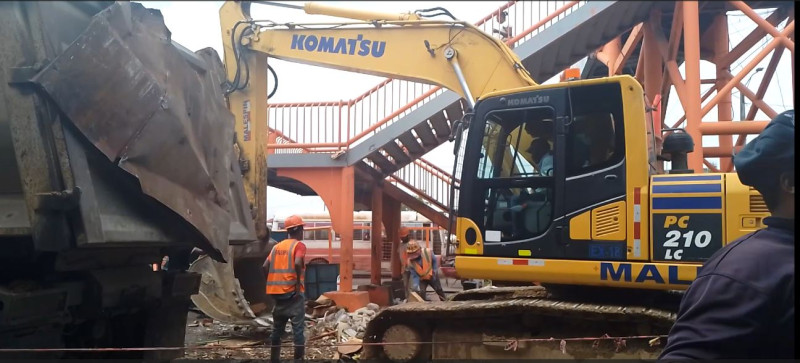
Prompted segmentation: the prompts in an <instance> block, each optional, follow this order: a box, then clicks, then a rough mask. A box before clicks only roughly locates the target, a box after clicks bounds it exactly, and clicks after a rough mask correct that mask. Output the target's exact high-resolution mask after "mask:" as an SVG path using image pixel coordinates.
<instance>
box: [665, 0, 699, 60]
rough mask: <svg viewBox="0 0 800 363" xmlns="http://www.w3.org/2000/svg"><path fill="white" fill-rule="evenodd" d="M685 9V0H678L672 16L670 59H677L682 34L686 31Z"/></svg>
mask: <svg viewBox="0 0 800 363" xmlns="http://www.w3.org/2000/svg"><path fill="white" fill-rule="evenodd" d="M684 10H685V5H684V4H683V2H682V1H676V2H675V11H674V12H673V16H672V28H671V29H670V31H669V53H667V54H669V56H668V59H671V60H674V59H677V57H678V49H680V47H681V43H680V40H681V34H682V33H683V32H685V31H686V30H685V26H684V23H685V22H686V17H685V16H684V15H683V12H684ZM698 21H699V20H698ZM698 37H699V35H698Z"/></svg>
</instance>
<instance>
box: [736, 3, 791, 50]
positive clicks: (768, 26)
mask: <svg viewBox="0 0 800 363" xmlns="http://www.w3.org/2000/svg"><path fill="white" fill-rule="evenodd" d="M728 2H729V3H731V5H733V6H734V7H735V8H736V9H739V11H741V12H742V13H744V15H747V17H748V18H750V19H751V20H753V21H754V22H755V23H756V24H758V26H759V27H760V28H761V29H764V30H765V31H766V32H767V33H769V35H772V36H773V37H774V38H775V39H778V40H779V41H780V42H781V43H783V45H784V46H785V47H786V48H787V49H789V51H791V52H794V42H793V41H792V40H791V39H789V38H788V37H787V36H786V34H783V33H781V32H779V31H778V29H775V27H774V26H772V24H770V23H768V22H767V21H766V20H764V19H763V18H761V17H760V16H758V14H756V12H755V11H753V9H751V8H750V7H749V6H747V4H745V3H744V2H743V1H728Z"/></svg>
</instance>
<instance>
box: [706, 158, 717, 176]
mask: <svg viewBox="0 0 800 363" xmlns="http://www.w3.org/2000/svg"><path fill="white" fill-rule="evenodd" d="M703 164H704V165H705V166H706V167H707V168H708V170H710V171H711V172H712V173H719V172H720V171H719V169H717V167H716V166H714V165H713V164H711V162H710V161H708V160H706V159H703Z"/></svg>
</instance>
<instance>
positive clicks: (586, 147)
mask: <svg viewBox="0 0 800 363" xmlns="http://www.w3.org/2000/svg"><path fill="white" fill-rule="evenodd" d="M619 87H620V86H619V84H616V83H611V84H601V85H592V86H583V87H578V88H572V89H570V104H571V108H572V118H571V119H570V120H569V123H568V127H567V128H566V129H567V134H566V150H567V152H566V154H565V156H566V171H567V176H568V177H569V176H574V175H581V174H586V173H589V172H592V171H595V170H599V169H603V168H607V167H609V166H611V165H614V164H616V163H618V162H620V161H621V160H622V158H623V156H624V154H625V150H624V142H623V141H624V135H623V118H622V95H621V93H620V90H619Z"/></svg>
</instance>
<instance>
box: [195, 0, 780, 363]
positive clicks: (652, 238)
mask: <svg viewBox="0 0 800 363" xmlns="http://www.w3.org/2000/svg"><path fill="white" fill-rule="evenodd" d="M256 3H257V2H226V3H225V4H224V5H223V6H222V8H221V9H220V22H221V29H222V38H223V44H224V53H225V54H224V63H225V68H226V72H227V76H228V78H227V82H226V85H225V87H226V91H225V92H226V94H227V101H228V105H229V109H230V110H231V112H232V113H233V114H234V116H235V129H236V142H237V147H238V150H239V158H240V162H241V165H242V170H244V174H243V175H244V189H245V192H246V195H247V199H248V200H249V201H250V203H251V207H252V209H253V211H254V213H253V216H254V220H255V228H256V231H257V234H258V235H259V237H260V238H262V239H263V238H266V237H267V236H268V230H267V228H266V225H265V220H266V218H265V211H266V208H265V203H266V197H265V193H266V185H267V183H266V179H267V178H266V168H267V162H266V156H265V151H264V145H265V143H266V140H265V136H266V129H265V127H266V124H267V123H266V118H267V116H266V115H267V99H268V85H267V79H268V77H267V72H268V70H269V66H268V64H267V63H268V58H270V57H272V58H278V59H283V60H287V61H294V62H299V63H305V64H310V65H316V66H322V67H328V68H335V69H341V70H347V71H353V72H358V73H364V74H371V75H376V76H384V77H391V78H396V79H403V80H409V81H415V82H422V83H427V84H434V85H439V86H443V87H445V88H447V89H449V90H452V91H453V92H456V93H458V94H459V95H460V96H461V97H463V99H464V100H465V101H466V103H467V105H468V107H469V112H468V113H467V116H465V117H464V118H463V119H462V120H460V121H459V122H457V123H456V125H455V131H454V133H453V135H454V138H455V143H456V150H458V156H457V162H456V164H460V165H461V167H460V168H459V169H458V170H457V173H455V174H454V175H457V176H458V177H459V178H460V187H459V189H458V190H453V193H452V194H453V195H454V196H460V197H453V201H452V202H451V219H452V220H453V221H454V223H453V225H452V226H451V231H452V232H453V234H454V239H453V242H452V243H451V244H450V245H449V246H448V256H447V257H448V258H449V261H451V263H453V264H454V267H455V270H456V272H457V274H458V275H459V276H460V277H462V278H466V279H489V280H492V281H493V282H494V283H495V285H505V286H506V287H496V286H494V287H488V288H482V289H475V290H468V291H464V292H463V293H459V294H457V295H455V296H453V297H452V298H451V300H450V301H446V302H435V303H425V304H418V303H409V304H403V305H398V306H392V307H390V308H387V309H385V310H383V311H381V312H380V313H379V314H378V315H377V316H376V317H375V318H374V319H373V320H372V321H371V322H370V324H369V327H368V328H367V331H366V336H365V339H364V341H365V342H367V343H380V342H385V343H393V344H385V345H368V346H365V347H364V352H363V354H362V357H364V358H378V359H388V360H392V361H410V360H425V359H429V358H434V359H437V358H460V359H467V358H481V359H500V358H521V357H538V358H547V357H573V358H596V357H605V358H608V357H614V358H626V357H627V358H652V357H655V356H656V355H657V354H658V352H659V350H660V348H659V346H658V345H659V343H660V342H663V340H659V339H660V338H659V337H663V335H664V334H666V333H667V332H668V329H669V327H670V326H671V324H672V322H673V320H674V317H675V313H676V310H677V304H678V301H679V299H680V293H679V291H680V290H684V289H685V288H686V287H687V286H688V285H689V283H691V281H692V280H693V279H694V278H695V276H696V272H697V269H698V268H699V267H700V266H701V265H702V263H703V261H705V260H707V259H708V258H709V257H710V256H711V255H712V254H713V253H714V252H715V251H717V250H718V249H720V248H722V247H723V246H724V245H725V244H727V243H728V242H730V241H732V240H734V239H736V238H737V237H739V236H742V235H744V234H746V233H749V232H751V231H754V230H756V229H759V228H762V227H763V225H762V223H761V220H762V219H763V218H764V217H766V216H767V215H768V212H767V211H766V208H765V207H764V203H763V201H762V199H761V197H760V195H759V194H758V193H757V192H756V191H754V190H752V189H750V188H748V187H746V186H744V185H743V184H742V183H741V182H740V181H739V180H738V178H737V176H736V175H735V174H733V173H718V174H711V173H709V174H694V173H692V171H691V170H688V168H687V163H686V154H687V153H688V152H691V151H692V150H693V148H694V143H693V140H691V138H690V137H689V136H688V134H686V133H683V132H680V131H673V132H670V133H669V134H668V135H667V136H666V138H665V139H664V143H663V148H662V150H657V148H656V146H655V145H656V144H655V138H656V135H654V133H653V121H652V117H651V115H650V112H651V111H650V110H649V109H648V107H647V105H646V103H645V97H644V95H643V91H642V86H641V85H640V84H639V83H638V82H637V81H636V80H635V79H634V78H632V77H630V76H626V75H623V76H615V77H608V78H601V79H587V80H580V79H574V78H570V77H569V75H567V77H566V79H565V80H564V81H562V82H559V83H555V84H549V85H540V84H537V83H536V82H535V81H534V80H533V79H532V78H531V77H530V75H529V72H528V71H527V70H526V69H525V68H524V67H523V66H522V63H521V61H520V59H519V58H518V57H517V56H516V55H515V53H514V52H513V51H512V50H511V49H510V48H509V47H508V46H507V45H506V44H504V43H503V42H501V41H500V40H498V39H495V38H493V37H492V36H490V35H488V34H485V33H484V32H482V31H481V30H479V29H477V28H476V27H475V26H473V25H471V24H469V23H466V22H462V21H458V20H455V18H453V20H434V19H429V18H426V17H424V16H422V15H423V14H421V13H419V12H417V13H405V14H387V13H380V12H371V11H361V10H345V9H339V8H336V7H332V6H329V5H322V4H315V3H308V4H306V5H304V6H296V5H286V4H280V5H282V6H289V7H295V8H298V9H303V10H305V12H306V13H309V14H323V15H330V16H337V17H343V18H349V19H353V20H357V21H356V22H349V23H317V24H293V23H289V24H279V23H275V22H272V21H268V20H257V19H253V18H252V17H251V16H250V6H251V5H253V4H256ZM658 154H661V156H662V157H666V158H668V159H669V160H671V161H672V170H671V171H670V172H669V173H661V174H659V173H658V171H657V168H656V166H655V162H656V160H657V156H658ZM262 252H263V251H262ZM254 256H255V255H254ZM256 260H257V259H256V258H255V257H254V258H253V261H254V262H257V261H256ZM203 264H208V265H205V266H203ZM225 266H227V267H225ZM225 266H223V264H219V263H217V262H213V261H211V260H210V259H205V261H204V260H203V259H202V258H201V259H200V260H198V261H196V262H195V263H194V265H193V268H194V269H195V270H197V271H200V272H203V273H205V274H208V271H209V270H213V269H217V270H218V271H221V270H220V269H227V270H226V271H223V272H219V273H220V275H219V276H217V278H218V280H215V277H214V276H211V275H209V276H208V278H207V279H206V278H205V276H204V279H203V285H202V286H201V292H202V291H204V290H203V289H206V293H205V295H204V294H201V295H200V297H197V298H193V300H194V301H195V303H196V304H197V305H198V306H200V307H201V308H204V307H205V308H204V311H206V309H211V308H210V307H209V306H207V305H209V304H210V305H214V303H213V301H214V299H213V298H209V296H212V295H215V294H216V295H217V297H218V298H219V299H218V300H219V301H222V300H225V299H228V300H230V299H229V298H226V297H225V296H222V295H224V294H226V293H228V292H227V291H225V292H222V293H219V292H217V293H215V292H214V291H215V290H214V289H213V286H211V287H210V286H209V284H211V285H213V284H214V283H215V281H216V283H218V282H219V281H230V280H226V279H225V278H223V277H222V276H223V275H225V276H229V275H230V274H231V273H233V272H236V273H235V274H236V275H237V277H238V278H239V280H240V281H245V280H247V281H255V280H258V279H259V278H260V279H263V276H260V274H259V275H258V276H256V275H251V276H247V275H246V274H250V273H252V274H258V273H259V271H257V270H254V269H250V270H248V271H245V270H242V271H233V270H235V269H236V268H231V267H230V265H225ZM234 267H235V266H234ZM534 281H535V282H537V284H535V285H532V284H531V283H532V282H534ZM262 283H263V282H262ZM243 285H244V283H243ZM247 285H251V286H253V287H252V288H251V289H255V290H251V292H250V293H251V294H254V293H253V291H256V290H257V289H258V284H257V283H247ZM226 288H231V289H234V290H235V289H241V287H239V286H226ZM244 290H248V288H244ZM261 291H263V289H262V290H261ZM676 291H677V292H676ZM238 293H239V294H241V291H239V292H238ZM245 293H247V291H245ZM236 294H237V292H234V293H233V294H232V295H233V296H236ZM246 300H247V301H242V299H241V297H240V298H237V301H236V304H238V305H237V307H236V308H237V309H240V310H244V311H246V313H245V314H244V315H242V319H246V318H248V316H249V317H254V316H256V315H258V312H259V311H265V310H266V309H268V308H269V303H268V302H266V301H267V300H265V299H261V297H256V296H254V295H253V296H250V297H248V298H247V299H246ZM248 301H249V303H250V304H251V305H256V304H259V305H260V308H259V309H250V308H249V307H247V305H248ZM262 302H263V303H262ZM219 310H220V311H222V310H224V309H221V308H220V309H219ZM228 315H230V314H228ZM215 317H216V316H215ZM622 337H627V338H622ZM431 341H432V342H433V343H434V344H429V343H427V342H431ZM399 342H403V344H397V343H399Z"/></svg>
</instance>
